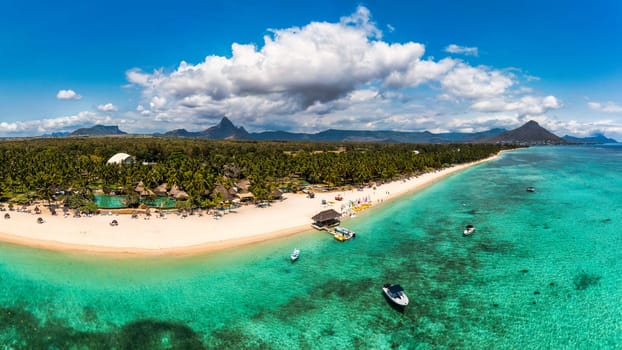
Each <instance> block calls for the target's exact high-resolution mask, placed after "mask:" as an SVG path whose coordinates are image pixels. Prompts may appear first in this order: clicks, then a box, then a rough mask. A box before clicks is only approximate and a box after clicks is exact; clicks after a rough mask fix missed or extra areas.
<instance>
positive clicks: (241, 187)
mask: <svg viewBox="0 0 622 350" xmlns="http://www.w3.org/2000/svg"><path fill="white" fill-rule="evenodd" d="M250 185H251V180H249V179H244V180H240V181H238V182H237V183H236V184H235V187H237V188H238V192H248V188H249V187H250Z"/></svg>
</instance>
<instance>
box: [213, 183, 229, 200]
mask: <svg viewBox="0 0 622 350" xmlns="http://www.w3.org/2000/svg"><path fill="white" fill-rule="evenodd" d="M219 193H220V195H221V197H222V200H224V201H229V200H232V199H233V195H232V194H231V193H230V192H229V191H228V190H227V189H226V188H225V186H223V185H221V184H216V187H214V190H213V191H212V193H211V194H210V197H211V198H212V199H214V198H216V196H217V195H218V194H219Z"/></svg>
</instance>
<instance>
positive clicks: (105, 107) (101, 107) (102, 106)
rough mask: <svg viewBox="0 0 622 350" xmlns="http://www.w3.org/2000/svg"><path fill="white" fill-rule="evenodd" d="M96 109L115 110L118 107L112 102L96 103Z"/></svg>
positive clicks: (103, 110)
mask: <svg viewBox="0 0 622 350" xmlns="http://www.w3.org/2000/svg"><path fill="white" fill-rule="evenodd" d="M97 110H98V111H102V112H117V111H118V110H119V108H118V107H117V106H115V105H113V104H112V103H106V104H102V105H98V106H97Z"/></svg>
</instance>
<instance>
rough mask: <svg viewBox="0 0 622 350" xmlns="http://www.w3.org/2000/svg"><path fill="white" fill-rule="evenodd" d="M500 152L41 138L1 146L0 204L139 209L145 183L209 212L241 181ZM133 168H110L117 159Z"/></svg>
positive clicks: (407, 171)
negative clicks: (182, 195)
mask: <svg viewBox="0 0 622 350" xmlns="http://www.w3.org/2000/svg"><path fill="white" fill-rule="evenodd" d="M501 149H503V146H499V145H494V144H443V145H437V144H386V143H316V142H313V143H306V142H266V141H262V142H257V141H215V140H198V139H175V138H153V137H149V138H140V137H102V138H58V139H55V138H42V139H27V140H5V141H2V142H0V163H1V164H2V165H3V166H2V167H3V170H2V171H1V172H0V200H1V201H5V202H6V201H9V202H14V203H25V202H29V201H32V200H37V199H39V200H52V199H54V200H62V201H64V202H65V203H67V204H69V206H71V207H76V208H77V207H85V206H87V207H91V208H92V207H93V205H94V203H93V202H92V199H93V193H94V192H96V191H97V192H103V193H110V192H111V191H113V192H115V193H120V194H122V195H124V196H126V197H127V202H128V204H129V205H132V204H134V203H137V201H138V196H139V195H138V194H137V193H136V191H135V187H136V185H137V184H138V183H139V182H142V183H143V184H144V187H145V188H148V189H154V188H156V187H158V186H160V185H161V184H163V183H166V184H168V186H169V187H170V186H173V185H177V187H178V188H180V189H183V191H185V192H186V193H187V194H188V199H187V200H183V201H180V202H179V204H178V205H180V206H184V207H202V208H205V207H212V206H216V205H218V204H219V203H221V202H222V200H223V198H222V196H221V195H219V194H218V193H217V192H218V191H214V190H215V189H216V188H217V187H220V188H222V187H224V188H225V189H231V188H233V187H235V186H236V184H237V183H239V182H240V181H241V180H247V182H248V183H249V184H250V185H249V187H248V189H247V190H248V191H250V192H252V193H253V194H254V196H255V198H256V199H260V200H261V199H268V198H270V196H271V194H272V193H273V191H274V189H276V188H287V189H289V190H291V191H300V190H302V189H303V187H304V186H306V185H308V184H316V185H317V184H320V185H323V186H326V187H340V186H348V185H354V186H359V185H364V184H369V183H372V182H386V181H391V180H395V179H398V178H401V177H408V176H416V175H417V174H421V173H424V172H428V171H432V170H435V169H441V168H444V167H447V166H450V165H453V164H462V163H467V162H472V161H476V160H480V159H483V158H486V157H488V156H490V155H491V154H495V153H497V152H499V151H500V150H501ZM119 152H124V153H128V154H130V155H132V157H133V160H134V161H133V162H132V163H131V164H123V165H118V164H107V160H108V159H109V158H110V157H111V156H112V155H114V154H116V153H119Z"/></svg>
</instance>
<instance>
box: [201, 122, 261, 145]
mask: <svg viewBox="0 0 622 350" xmlns="http://www.w3.org/2000/svg"><path fill="white" fill-rule="evenodd" d="M201 134H202V136H203V137H207V138H210V139H227V140H249V139H251V136H250V135H249V134H248V132H247V131H246V130H244V128H243V127H236V126H235V125H234V124H233V122H232V121H231V120H229V118H227V117H222V119H221V120H220V122H219V123H218V124H216V125H215V126H212V127H210V128H207V129H206V130H204V131H202V132H201Z"/></svg>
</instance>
